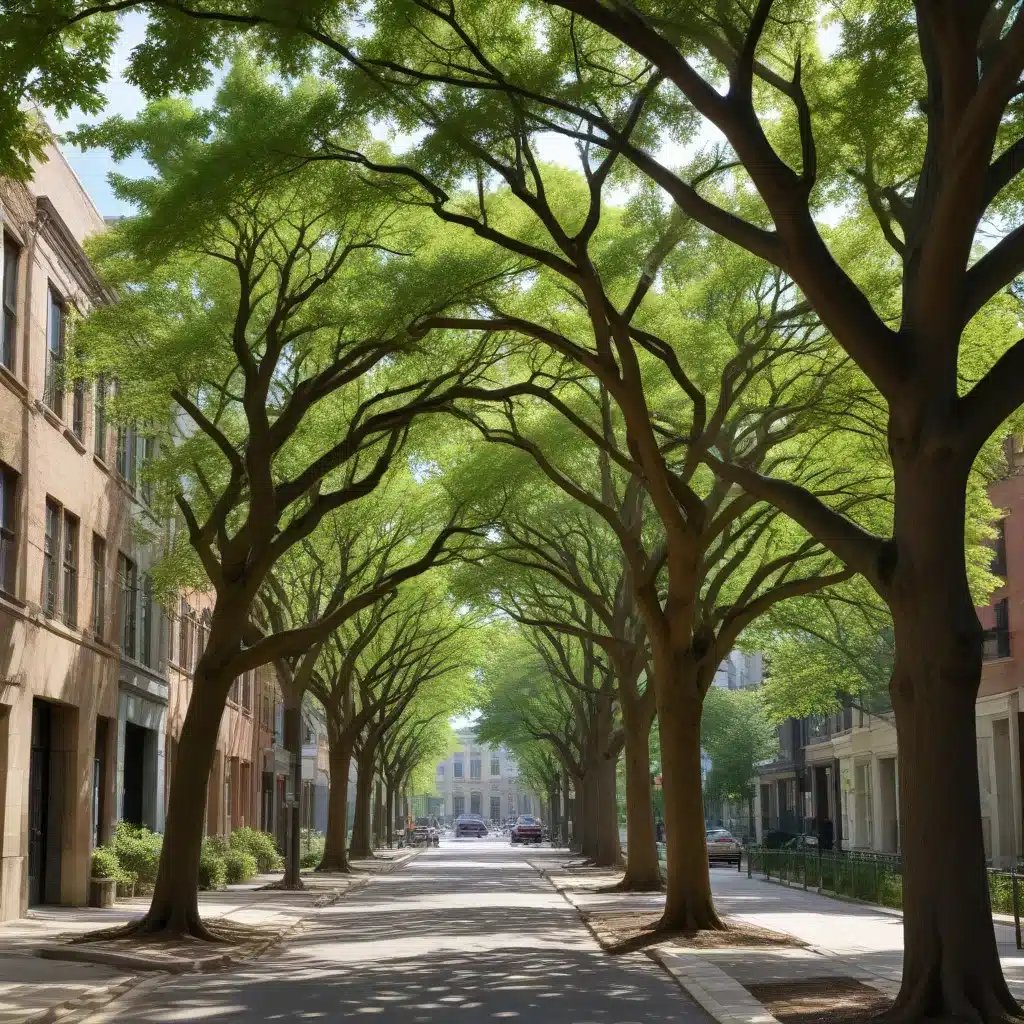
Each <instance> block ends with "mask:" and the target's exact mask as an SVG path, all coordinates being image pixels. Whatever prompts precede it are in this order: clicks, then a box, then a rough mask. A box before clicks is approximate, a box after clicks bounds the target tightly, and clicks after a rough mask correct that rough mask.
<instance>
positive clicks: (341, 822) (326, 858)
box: [317, 737, 352, 873]
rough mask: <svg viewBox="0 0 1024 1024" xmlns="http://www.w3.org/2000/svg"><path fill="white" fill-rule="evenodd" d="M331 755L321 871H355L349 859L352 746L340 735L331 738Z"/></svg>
mask: <svg viewBox="0 0 1024 1024" xmlns="http://www.w3.org/2000/svg"><path fill="white" fill-rule="evenodd" d="M328 758H329V759H330V767H331V786H330V789H329V790H328V793H327V837H326V841H325V843H324V855H323V858H322V859H321V861H320V864H319V865H318V866H317V871H344V872H346V873H347V872H349V871H351V870H352V869H351V867H350V865H349V862H348V850H347V844H348V772H349V765H350V764H351V763H352V747H351V745H350V744H349V743H348V742H346V741H345V740H343V739H341V738H340V737H339V738H337V739H335V738H333V737H332V738H331V741H330V748H329V750H328Z"/></svg>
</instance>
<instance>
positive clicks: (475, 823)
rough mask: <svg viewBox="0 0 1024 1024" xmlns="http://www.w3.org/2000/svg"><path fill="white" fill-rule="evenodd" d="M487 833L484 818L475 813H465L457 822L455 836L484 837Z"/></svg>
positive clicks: (458, 837)
mask: <svg viewBox="0 0 1024 1024" xmlns="http://www.w3.org/2000/svg"><path fill="white" fill-rule="evenodd" d="M486 835H487V826H486V825H485V824H484V819H483V818H479V817H477V816H476V815H475V814H463V815H462V816H461V817H460V818H458V819H457V820H456V822H455V838H456V839H462V838H464V837H466V836H474V837H476V838H477V839H482V838H483V837H484V836H486Z"/></svg>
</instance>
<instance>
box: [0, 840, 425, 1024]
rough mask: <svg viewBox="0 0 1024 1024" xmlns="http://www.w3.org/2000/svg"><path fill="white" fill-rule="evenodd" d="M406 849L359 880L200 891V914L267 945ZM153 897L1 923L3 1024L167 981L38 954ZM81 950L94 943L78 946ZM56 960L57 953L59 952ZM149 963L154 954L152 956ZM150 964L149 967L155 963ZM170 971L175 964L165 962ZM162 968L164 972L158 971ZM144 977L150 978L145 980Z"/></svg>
mask: <svg viewBox="0 0 1024 1024" xmlns="http://www.w3.org/2000/svg"><path fill="white" fill-rule="evenodd" d="M408 856H409V851H404V850H382V851H380V852H379V859H377V860H375V861H372V862H364V861H360V862H354V865H353V866H355V867H357V868H358V869H360V870H359V874H356V875H316V874H313V873H311V872H305V871H304V872H303V881H304V882H305V883H306V885H307V889H306V890H305V891H303V892H285V891H275V890H268V889H266V888H265V886H267V885H268V884H270V883H272V882H275V881H278V880H279V878H280V874H274V875H261V876H257V877H256V878H254V879H252V880H251V881H250V882H247V883H245V884H243V885H232V886H229V887H228V888H227V889H226V890H222V891H220V892H203V893H200V894H199V912H200V915H201V916H202V917H203V919H204V920H206V921H213V920H222V921H224V920H229V921H230V922H231V923H233V924H242V925H248V926H251V927H255V928H259V929H261V930H263V931H265V932H266V933H267V944H269V943H270V942H273V941H275V940H276V939H277V937H279V936H280V935H282V934H286V933H288V932H289V931H290V930H291V929H293V928H297V927H300V926H301V924H302V922H303V920H304V919H305V918H307V917H308V916H309V915H310V914H312V913H314V912H315V910H316V909H317V907H318V906H319V905H322V904H323V902H324V900H325V898H335V897H337V896H340V895H343V894H344V893H345V892H346V891H347V890H348V889H349V888H352V887H353V886H356V887H360V886H361V885H364V884H366V882H367V881H369V880H370V879H372V877H373V876H374V875H375V874H378V873H380V872H382V871H387V870H390V869H391V868H392V867H396V866H398V864H399V863H404V862H405V860H406V859H407V858H408ZM148 907H149V897H148V896H142V897H135V898H134V899H126V900H118V902H117V904H116V905H115V906H114V907H111V908H109V909H99V908H94V907H60V906H52V907H51V906H46V907H34V908H33V909H32V910H31V911H30V913H29V916H28V917H24V918H20V919H18V920H14V921H5V922H3V923H0V1024H27V1022H30V1021H31V1022H33V1024H36V1022H39V1024H42V1022H45V1021H53V1020H57V1019H59V1018H60V1017H61V1016H62V1015H64V1014H67V1013H71V1012H72V1011H73V1010H76V1009H81V1008H96V1007H98V1006H101V1005H103V1004H104V1003H105V1002H107V1001H108V1000H110V999H111V998H114V997H116V996H118V995H120V994H122V993H123V992H125V991H127V990H128V989H129V988H132V987H135V986H137V985H139V984H140V983H145V984H149V983H154V982H156V981H159V980H160V979H165V978H166V977H167V975H166V974H165V973H159V974H157V975H156V976H155V977H154V975H153V974H152V972H151V971H149V972H145V973H144V972H143V971H141V970H140V966H141V963H140V962H139V961H141V958H139V957H136V958H135V960H136V962H134V963H133V962H132V958H127V959H125V961H124V962H123V963H121V964H116V965H111V964H101V963H80V962H72V961H70V960H65V959H41V958H40V952H41V951H42V950H44V949H52V948H53V947H55V946H58V945H59V944H61V943H64V942H66V941H67V940H68V939H71V938H73V937H74V936H77V935H82V934H85V933H87V932H91V931H97V930H99V929H102V928H113V927H117V926H118V925H122V924H127V923H129V922H131V921H134V920H138V919H139V918H141V917H142V916H143V915H144V914H145V913H146V910H147V909H148ZM70 949H71V950H73V951H75V952H77V951H79V950H81V951H88V950H89V949H90V946H73V947H70ZM57 955H58V956H60V952H59V950H58V951H57ZM147 959H151V956H150V955H149V954H147ZM146 966H148V967H150V968H152V967H153V964H152V963H150V964H147V965H146ZM166 966H172V965H166ZM158 969H159V970H161V972H162V970H163V969H165V968H158ZM147 974H148V975H149V977H148V978H147Z"/></svg>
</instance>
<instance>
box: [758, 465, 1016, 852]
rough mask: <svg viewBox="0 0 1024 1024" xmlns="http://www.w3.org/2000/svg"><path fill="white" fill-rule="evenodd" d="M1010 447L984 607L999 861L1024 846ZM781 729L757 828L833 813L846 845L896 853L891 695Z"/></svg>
mask: <svg viewBox="0 0 1024 1024" xmlns="http://www.w3.org/2000/svg"><path fill="white" fill-rule="evenodd" d="M1008 455H1009V456H1010V467H1011V472H1010V473H1009V475H1008V476H1007V477H1006V478H1005V479H1003V480H1000V481H998V482H996V483H995V484H993V485H992V487H991V488H990V490H989V496H990V498H991V499H992V502H993V504H994V505H995V506H996V507H997V508H999V509H1001V510H1002V511H1003V513H1004V517H1003V519H1002V520H1001V522H1000V523H999V525H998V536H997V538H996V540H995V543H994V545H993V546H994V551H993V564H992V569H993V571H994V572H995V573H996V575H998V576H1000V577H1002V578H1003V579H1004V581H1005V585H1004V586H1002V587H1000V588H999V589H998V590H997V591H996V592H995V593H994V594H993V595H992V599H991V601H990V602H989V604H988V605H987V606H986V607H983V608H979V609H978V616H979V618H980V619H981V623H982V626H983V627H984V628H985V643H984V648H983V657H984V662H983V665H982V671H981V686H980V689H979V693H978V700H977V703H976V705H975V715H976V725H975V728H976V734H977V746H978V777H979V782H980V789H981V806H982V828H983V833H984V840H985V852H986V854H987V856H988V858H989V860H990V861H991V862H992V863H993V864H996V865H1003V864H1010V863H1015V862H1016V861H1017V860H1018V859H1019V858H1020V857H1021V856H1022V854H1024V847H1022V836H1021V823H1022V818H1024V812H1022V802H1021V792H1022V789H1024V777H1022V760H1024V759H1022V756H1021V746H1020V743H1021V736H1022V735H1024V722H1022V720H1021V706H1022V701H1024V639H1022V637H1021V633H1020V631H1019V630H1018V629H1017V628H1016V624H1018V623H1020V622H1022V621H1024V528H1022V525H1021V520H1022V519H1024V474H1022V473H1021V469H1022V468H1024V465H1022V462H1021V454H1020V450H1019V448H1018V447H1017V446H1011V447H1010V448H1008ZM779 730H780V751H779V755H778V757H777V758H776V759H775V760H774V761H772V762H770V763H769V764H766V765H763V766H761V768H760V769H759V775H760V778H759V780H758V781H759V785H758V787H757V801H756V803H757V808H756V823H757V829H758V835H759V836H760V835H763V833H764V832H765V831H767V830H769V829H780V830H782V831H786V832H808V833H812V834H818V833H819V831H820V828H821V825H822V823H823V822H825V821H826V820H827V821H828V822H830V823H831V826H832V832H833V836H834V842H835V845H836V846H837V847H839V848H842V849H847V850H873V851H876V852H880V853H898V852H899V849H900V813H899V767H898V758H897V745H896V727H895V723H894V721H893V715H892V711H891V709H890V707H889V706H888V702H887V700H886V699H885V698H884V697H883V698H882V699H881V700H880V702H877V703H876V704H875V705H873V706H871V707H870V708H869V709H866V710H865V709H862V708H859V707H847V708H846V709H844V710H843V711H842V712H841V713H839V714H837V715H833V716H831V717H813V718H805V719H800V720H796V719H789V720H788V721H786V722H784V723H783V724H782V725H781V726H780V727H779Z"/></svg>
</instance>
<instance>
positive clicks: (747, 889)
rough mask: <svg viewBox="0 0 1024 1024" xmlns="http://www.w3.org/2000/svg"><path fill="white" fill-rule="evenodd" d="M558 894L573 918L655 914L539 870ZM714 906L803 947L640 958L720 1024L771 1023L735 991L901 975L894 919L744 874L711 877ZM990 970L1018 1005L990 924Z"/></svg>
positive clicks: (679, 950)
mask: <svg viewBox="0 0 1024 1024" xmlns="http://www.w3.org/2000/svg"><path fill="white" fill-rule="evenodd" d="M548 874H549V876H550V877H551V879H552V881H553V882H554V883H555V885H556V886H557V887H558V888H559V890H560V891H562V893H563V895H564V896H565V898H566V899H567V900H569V902H571V903H572V904H573V905H574V906H576V908H577V909H578V910H580V911H581V912H595V911H596V912H602V913H615V912H616V911H622V912H626V911H633V912H636V911H657V910H660V909H661V907H663V906H664V902H665V897H664V895H663V894H662V893H617V892H606V891H601V890H602V889H606V888H608V887H609V886H610V885H611V884H612V883H614V882H615V881H617V879H618V878H620V877H621V874H620V873H616V872H594V871H582V872H579V871H573V870H571V869H568V868H567V867H555V866H551V867H549V868H548ZM711 888H712V891H713V892H714V896H715V906H716V907H717V908H718V911H719V913H721V914H722V915H724V916H728V917H731V918H733V919H738V920H740V921H744V922H747V923H749V924H753V925H758V926H760V927H762V928H768V929H771V930H772V931H775V932H783V933H786V934H788V935H792V936H793V937H794V938H796V939H798V940H800V941H801V942H803V943H806V945H805V946H794V947H790V948H778V947H776V948H767V947H742V948H719V949H693V948H689V947H684V946H681V945H678V944H675V943H672V942H667V943H663V944H661V945H659V946H656V947H652V948H651V949H650V950H649V952H650V954H651V955H652V956H653V957H654V958H655V959H656V960H658V962H659V963H661V964H662V966H663V967H665V969H666V970H667V971H669V973H670V974H672V975H673V976H674V977H675V978H676V980H677V981H678V982H679V984H680V985H682V986H683V987H684V988H685V989H686V990H687V991H688V992H689V993H690V994H691V995H692V996H693V997H694V998H695V999H697V1001H698V1002H700V1003H701V1005H702V1006H704V1008H705V1009H706V1010H707V1011H708V1012H709V1013H711V1015H712V1016H713V1017H715V1018H716V1020H718V1021H719V1022H720V1024H752V1022H758V1024H772V1022H773V1021H774V1018H773V1017H771V1015H770V1014H768V1013H767V1011H765V1010H764V1008H763V1007H762V1006H761V1005H760V1004H759V1003H758V1002H757V1001H756V1000H755V999H754V998H753V997H752V996H751V995H750V993H749V992H747V991H746V988H745V987H744V986H748V985H756V984H765V983H770V982H784V981H803V980H809V979H812V978H813V979H821V978H850V979H853V980H855V981H860V982H863V983H865V984H868V985H871V986H872V987H874V988H877V989H880V990H881V991H882V992H884V993H886V994H887V995H889V996H895V995H896V993H897V992H898V990H899V984H900V979H901V977H902V973H903V915H902V914H900V913H899V912H898V911H891V910H884V909H881V908H878V907H871V906H865V905H862V904H857V903H850V902H846V901H844V900H837V899H833V898H831V897H828V896H820V895H818V894H817V893H816V892H813V891H810V892H805V891H804V890H803V888H802V887H800V888H798V887H795V886H794V887H789V886H785V885H780V884H779V883H777V882H765V881H763V880H762V879H760V878H757V877H754V878H747V875H746V872H745V871H744V872H743V873H739V872H737V871H736V870H735V869H726V868H712V869H711ZM994 927H995V933H996V942H997V944H998V946H999V953H1000V961H1001V963H1002V967H1003V974H1004V976H1005V977H1006V980H1007V984H1008V985H1009V987H1010V991H1011V992H1012V993H1013V995H1014V996H1015V997H1016V998H1017V999H1022V1000H1024V951H1021V950H1018V949H1017V948H1016V943H1015V937H1014V930H1013V925H1012V923H1011V924H1007V923H1005V921H1002V920H998V919H997V920H995V921H994Z"/></svg>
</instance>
